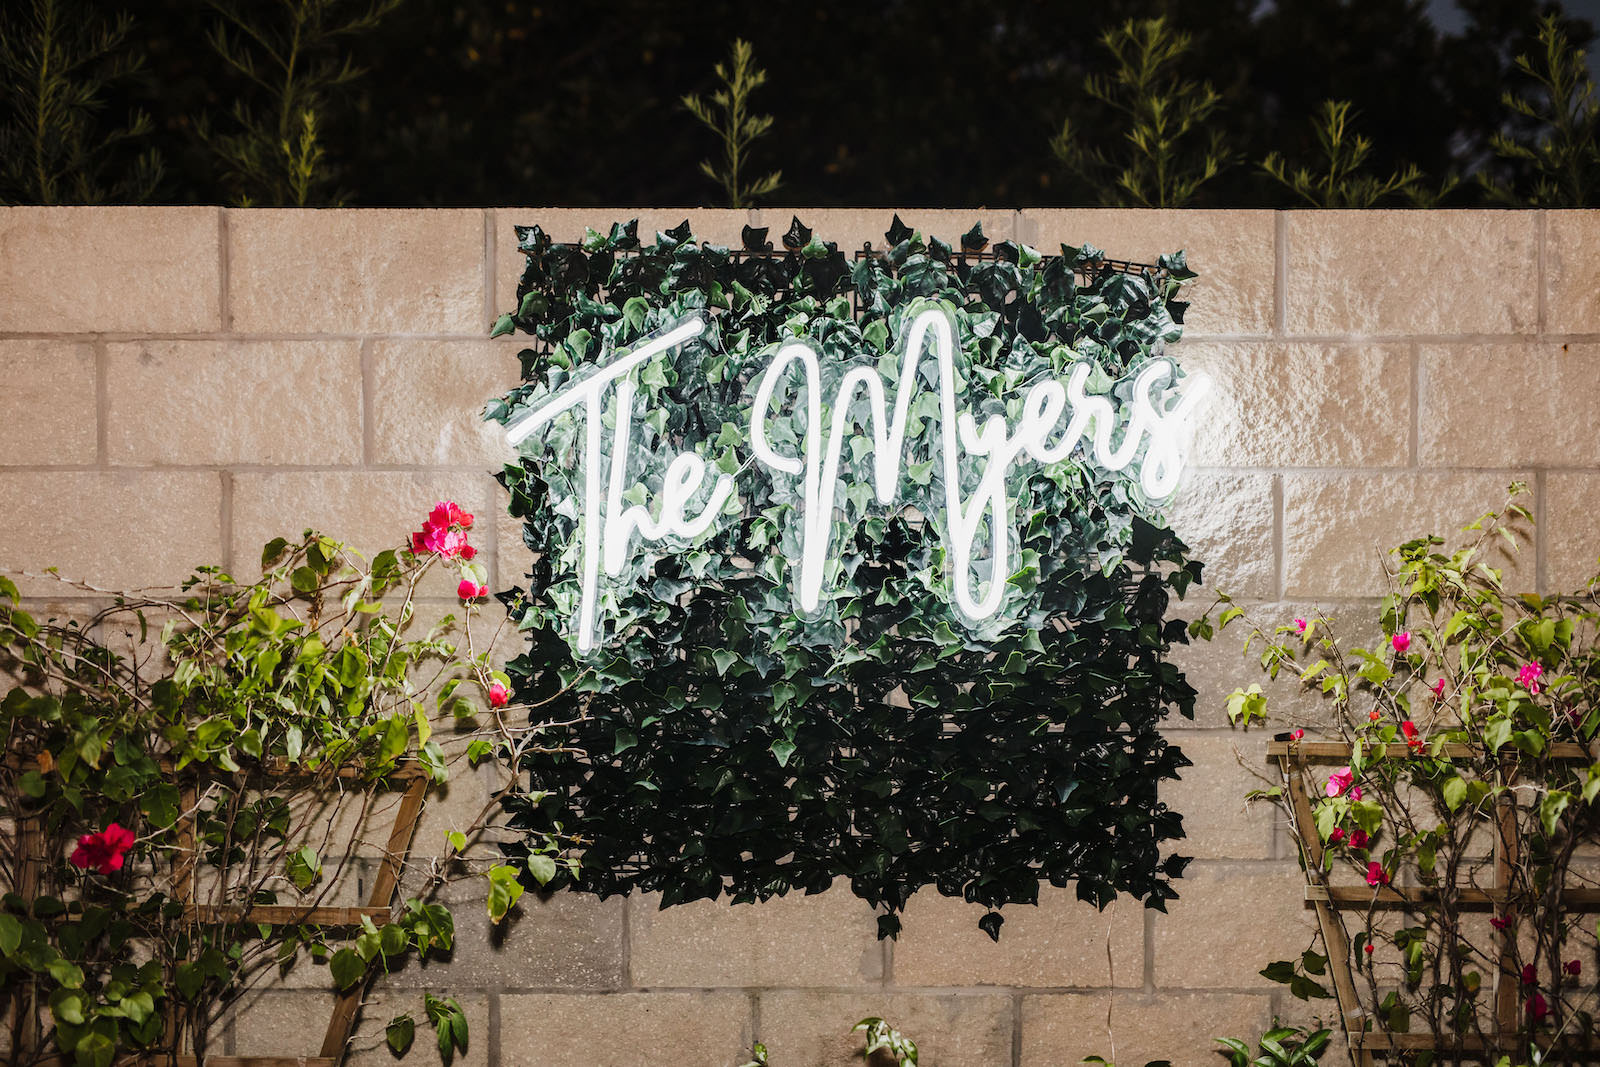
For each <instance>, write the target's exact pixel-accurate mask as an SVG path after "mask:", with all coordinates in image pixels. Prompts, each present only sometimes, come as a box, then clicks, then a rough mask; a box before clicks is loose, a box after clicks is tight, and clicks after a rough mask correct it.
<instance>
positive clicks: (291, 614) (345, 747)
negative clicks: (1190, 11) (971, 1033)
mask: <svg viewBox="0 0 1600 1067" xmlns="http://www.w3.org/2000/svg"><path fill="white" fill-rule="evenodd" d="M442 558H443V557H440V556H436V555H434V554H431V553H425V554H421V555H418V554H413V553H412V552H411V551H409V550H404V551H384V552H381V553H379V554H378V555H377V556H376V557H375V558H373V560H372V561H371V562H370V564H369V563H368V562H367V561H366V560H364V559H362V558H361V557H359V556H357V555H356V554H354V553H353V552H351V551H350V550H348V549H347V548H345V547H344V546H343V545H341V544H340V543H338V542H336V541H333V540H331V539H329V538H326V537H323V536H320V535H318V534H316V533H313V532H310V531H307V532H306V533H305V534H304V536H303V537H301V538H300V539H298V540H295V541H288V540H285V539H282V538H280V539H277V540H275V541H273V542H272V543H271V544H269V545H267V546H266V548H265V550H264V551H263V554H262V560H261V566H262V569H263V573H262V576H261V577H260V578H259V579H257V580H254V581H248V582H247V581H240V580H237V579H235V578H233V577H232V576H230V575H228V574H226V573H223V572H222V571H220V570H219V569H217V568H215V567H201V568H199V569H198V570H197V571H196V572H195V574H194V575H193V576H192V577H191V578H190V579H188V580H187V581H186V582H185V583H184V584H183V586H182V589H181V591H179V592H178V593H176V594H175V595H172V596H166V597H163V596H159V595H152V594H150V593H148V592H146V593H141V594H139V595H132V594H122V595H117V596H116V598H115V601H114V603H113V604H112V606H110V607H107V608H105V609H103V610H101V611H99V612H98V613H96V614H94V615H92V617H90V618H88V619H85V620H81V621H68V622H62V623H58V622H56V621H54V620H49V621H42V622H41V621H40V620H38V619H35V618H34V617H33V616H32V615H31V614H30V613H29V612H27V611H25V610H24V609H23V607H22V606H21V601H20V598H19V596H18V589H17V587H16V585H15V584H14V583H13V582H12V581H11V580H10V579H7V578H4V577H0V671H3V672H4V675H5V676H6V677H7V678H8V679H9V680H10V685H11V687H10V688H9V690H8V691H7V692H6V693H5V696H4V698H3V699H0V733H3V735H4V737H5V746H6V747H5V754H4V758H3V760H0V820H3V825H4V827H5V830H4V834H5V837H6V841H5V846H6V851H7V854H9V855H12V856H18V855H29V856H33V857H37V858H38V863H37V866H36V868H35V870H36V874H35V875H32V876H29V878H26V879H22V880H13V881H12V883H11V885H12V891H11V892H8V893H7V894H6V895H5V897H4V899H3V901H0V985H4V986H5V987H6V988H8V989H10V990H14V991H16V992H17V993H18V994H19V995H20V996H22V997H23V998H24V999H25V1000H27V999H29V998H31V1000H32V1002H33V1003H36V1004H39V1005H47V1006H48V1008H49V1011H50V1017H49V1018H50V1023H51V1025H49V1026H47V1027H46V1028H45V1031H44V1034H43V1045H42V1047H43V1048H44V1049H45V1050H49V1048H50V1046H51V1045H54V1046H55V1048H56V1049H58V1050H59V1051H60V1052H62V1053H64V1054H67V1055H69V1056H72V1057H75V1058H76V1060H77V1062H78V1063H80V1064H82V1063H95V1064H100V1063H108V1062H109V1061H110V1060H111V1058H112V1057H113V1056H114V1055H117V1054H121V1053H134V1052H141V1053H147V1054H152V1055H155V1056H156V1057H157V1058H165V1056H166V1054H167V1053H169V1052H181V1051H184V1050H185V1049H186V1047H193V1048H197V1049H203V1048H204V1047H205V1045H206V1042H207V1040H208V1035H209V1034H210V1031H211V1029H212V1028H213V1026H214V1025H215V1024H216V1023H217V1022H218V1021H219V1019H220V1012H221V1010H222V1009H223V1007H225V1006H226V1005H227V1004H228V1003H229V1002H230V1001H231V1000H232V999H233V998H235V997H237V996H239V995H240V994H241V993H242V992H243V991H244V990H246V989H248V988H249V987H250V986H251V985H252V984H253V983H256V982H260V981H262V980H264V979H265V978H266V977H268V976H270V975H271V974H274V973H277V972H279V971H281V970H282V969H284V968H287V967H290V966H293V965H294V964H295V962H296V961H297V960H299V959H302V958H305V957H310V958H312V959H316V960H322V961H325V962H326V963H327V965H328V978H329V980H330V982H331V984H332V985H333V986H334V987H336V988H338V989H342V990H343V989H353V988H357V987H359V986H360V985H361V984H362V983H363V982H365V981H368V980H370V979H371V978H372V977H373V976H374V975H375V974H377V973H379V972H382V971H384V970H387V969H389V968H390V967H392V966H394V965H395V964H396V963H398V962H399V961H401V960H402V959H404V958H405V957H407V956H409V955H412V954H416V955H419V956H424V957H425V956H427V955H429V954H432V953H441V952H448V951H449V950H450V949H451V947H452V945H453V943H454V920H453V918H452V916H451V913H450V911H449V909H448V908H446V907H445V906H444V905H441V904H438V903H434V902H432V901H431V900H429V899H428V895H429V894H430V893H431V890H432V889H433V888H434V887H435V886H434V884H433V883H429V884H428V885H426V886H423V887H421V890H420V891H419V895H418V896H416V897H412V898H410V899H408V900H406V901H405V902H404V903H403V905H401V906H400V907H399V909H398V910H397V913H396V914H395V915H394V916H393V921H391V922H388V923H386V924H385V925H383V926H381V927H380V926H379V925H377V924H376V923H374V922H373V920H372V919H371V918H370V917H363V919H362V922H361V925H360V927H358V928H356V929H355V930H353V931H351V932H349V933H348V934H346V933H342V932H340V931H339V930H336V929H332V928H324V927H321V926H316V925H309V924H304V925H296V924H281V925H269V924H263V923H260V922H252V921H247V919H248V916H249V912H250V909H251V908H253V907H257V906H271V905H287V906H292V907H296V908H306V909H310V908H315V907H319V906H324V905H327V904H329V903H331V899H330V898H331V894H332V893H333V892H334V890H335V888H336V886H337V884H338V882H339V879H340V877H341V875H343V876H347V877H348V872H349V869H350V865H351V864H352V863H353V862H355V855H354V852H355V849H356V848H357V847H358V846H359V844H360V840H361V836H360V835H359V834H346V835H344V836H343V837H341V836H339V835H337V834H335V833H333V832H331V831H330V827H333V826H335V825H338V824H339V823H340V821H341V820H344V821H345V822H346V824H358V823H360V821H361V820H362V819H363V818H364V813H365V812H366V810H367V809H366V805H367V804H368V803H369V802H370V801H371V800H372V799H373V798H374V797H375V796H379V795H382V794H384V793H385V792H387V791H389V790H391V789H394V788H399V787H400V786H401V785H403V784H404V782H405V781H407V780H409V776H412V775H414V774H415V773H416V772H417V771H419V770H420V771H422V772H424V773H425V774H426V775H427V776H428V778H429V779H431V780H432V781H434V782H442V781H444V780H445V778H446V777H447V775H448V766H447V763H448V757H447V755H446V753H445V752H444V751H443V750H442V748H441V746H440V743H439V741H438V739H436V738H435V737H434V736H433V732H434V731H433V727H432V724H431V721H430V720H431V717H432V715H433V714H434V712H432V711H431V710H430V706H436V707H437V708H438V709H439V711H442V712H443V713H444V714H445V715H446V716H448V715H450V713H451V712H455V713H456V715H457V716H459V717H460V718H461V719H463V720H465V721H466V725H467V726H469V727H470V725H471V724H470V720H471V716H472V713H473V712H474V710H476V709H474V708H473V707H472V706H471V704H470V703H469V702H468V701H467V700H466V699H465V698H464V697H462V696H460V695H459V693H456V694H455V695H452V693H453V692H454V691H458V690H460V688H461V686H462V685H464V684H466V685H472V686H483V687H486V686H488V685H489V684H490V683H491V682H492V681H494V680H495V679H497V678H498V679H500V680H502V681H503V680H504V675H498V674H496V672H494V671H492V670H491V668H490V665H489V659H488V654H487V653H486V652H481V651H478V650H476V649H474V648H473V647H472V638H471V634H470V630H468V631H466V632H465V636H464V637H463V643H462V644H458V643H457V641H456V640H455V638H454V636H453V635H452V633H451V631H452V629H453V627H454V621H455V620H454V619H453V618H452V617H450V616H446V617H445V618H444V619H442V620H441V621H440V622H438V623H437V624H435V625H432V626H429V627H422V626H420V625H419V624H418V623H417V622H416V620H415V619H414V615H415V606H414V604H415V601H414V598H415V595H416V591H417V587H418V583H419V582H420V581H421V580H422V579H423V577H424V576H425V575H426V574H427V573H428V572H429V571H430V570H432V569H435V568H437V567H439V566H441V565H443V564H441V560H442ZM453 566H455V567H457V568H459V569H460V570H461V571H462V573H463V574H471V575H472V576H474V578H475V579H476V580H480V581H481V580H482V577H481V568H477V567H476V565H474V564H470V563H465V562H463V561H456V562H455V563H454V564H453ZM100 592H101V593H102V594H103V591H100ZM466 610H467V613H468V614H469V615H470V614H471V613H472V612H474V611H477V610H479V609H478V608H477V607H476V606H475V605H474V604H470V603H469V604H468V605H467V608H466ZM419 630H420V631H421V632H420V633H419V632H418V631H419ZM495 736H497V738H498V743H500V744H505V745H506V746H507V747H508V748H509V750H511V751H515V746H514V744H513V741H514V738H513V737H512V736H511V735H509V734H498V735H495ZM477 832H478V828H474V829H473V830H472V831H471V832H470V833H471V835H472V836H475V835H476V834H477ZM468 841H469V835H468V834H462V835H460V845H461V847H465V846H466V845H467V844H468ZM457 851H459V848H458V849H457ZM184 871H189V872H191V876H189V877H185V876H184V874H183V873H182V872H184ZM14 873H15V872H13V874H14ZM498 877H499V878H500V880H502V881H503V879H504V876H503V875H500V876H498ZM494 878H495V876H493V875H492V876H491V881H493V880H494ZM30 885H31V888H30ZM191 904H192V905H194V906H197V907H200V908H204V909H206V910H207V914H208V915H209V916H214V917H218V918H222V919H231V920H232V921H223V922H216V923H213V922H211V921H209V918H202V919H201V920H200V921H196V916H195V915H193V914H191V913H190V912H189V910H188V905H191ZM446 1008H449V1009H450V1010H448V1011H447V1010H445V1009H441V1012H442V1014H441V1016H440V1018H441V1019H442V1020H443V1021H442V1022H438V1021H436V1023H435V1025H437V1026H440V1029H441V1034H442V1035H448V1040H449V1046H448V1047H449V1049H457V1048H465V1043H466V1023H465V1020H464V1019H462V1018H458V1016H459V1010H458V1009H455V1008H454V1007H453V1005H451V1004H450V1003H448V1002H446ZM169 1014H170V1015H171V1017H172V1018H173V1019H174V1020H175V1021H176V1022H177V1023H178V1026H177V1027H176V1028H175V1029H169V1028H168V1027H167V1026H166V1019H167V1016H168V1015H169ZM431 1018H432V1014H430V1019H431ZM389 1039H390V1041H391V1043H393V1044H396V1045H405V1044H409V1040H410V1038H409V1030H408V1029H407V1028H406V1027H404V1026H401V1025H394V1026H391V1029H390V1034H389ZM440 1048H441V1050H442V1051H445V1050H446V1040H445V1037H444V1036H441V1040H440ZM448 1058H449V1053H448V1052H446V1059H447V1060H448Z"/></svg>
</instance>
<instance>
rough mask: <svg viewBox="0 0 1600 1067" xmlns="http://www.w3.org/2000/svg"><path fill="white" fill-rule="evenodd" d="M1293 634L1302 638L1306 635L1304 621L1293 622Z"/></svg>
mask: <svg viewBox="0 0 1600 1067" xmlns="http://www.w3.org/2000/svg"><path fill="white" fill-rule="evenodd" d="M1294 632H1295V633H1297V634H1299V635H1300V636H1301V637H1304V636H1305V635H1306V620H1304V619H1296V620H1294Z"/></svg>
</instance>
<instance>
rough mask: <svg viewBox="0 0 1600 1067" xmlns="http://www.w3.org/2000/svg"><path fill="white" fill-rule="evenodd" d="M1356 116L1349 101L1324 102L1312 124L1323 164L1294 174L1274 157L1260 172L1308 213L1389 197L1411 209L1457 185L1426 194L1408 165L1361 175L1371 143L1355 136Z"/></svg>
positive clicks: (1370, 203) (1412, 166) (1369, 204)
mask: <svg viewBox="0 0 1600 1067" xmlns="http://www.w3.org/2000/svg"><path fill="white" fill-rule="evenodd" d="M1358 114H1359V112H1355V111H1353V110H1352V109H1351V104H1350V101H1348V100H1324V101H1323V102H1322V112H1321V114H1320V115H1318V117H1317V119H1316V120H1315V122H1314V123H1313V129H1314V131H1315V133H1316V135H1317V146H1318V147H1319V148H1320V149H1321V150H1322V159H1321V160H1319V161H1317V162H1316V163H1315V164H1314V167H1315V169H1313V168H1312V167H1304V166H1302V167H1298V168H1296V169H1295V170H1294V171H1293V173H1291V172H1290V171H1289V164H1288V162H1287V161H1286V160H1285V159H1284V158H1283V156H1281V155H1279V154H1278V153H1277V152H1273V153H1271V154H1269V155H1268V156H1267V158H1266V159H1264V160H1262V162H1261V169H1262V170H1264V171H1265V172H1266V173H1267V174H1269V175H1271V176H1272V177H1273V178H1274V179H1275V180H1277V181H1278V182H1280V183H1282V184H1283V185H1285V186H1287V187H1288V188H1290V189H1291V190H1293V191H1294V193H1295V195H1296V196H1298V197H1299V198H1300V199H1302V200H1304V201H1305V202H1306V203H1308V204H1310V205H1312V206H1313V207H1330V208H1365V207H1372V206H1374V205H1375V204H1377V203H1379V202H1380V201H1382V200H1384V199H1385V198H1388V197H1405V198H1407V199H1409V200H1410V201H1411V202H1412V203H1418V204H1425V203H1427V202H1430V201H1436V200H1438V199H1439V198H1440V197H1441V196H1443V195H1444V194H1445V193H1447V192H1449V191H1450V190H1451V189H1452V188H1454V187H1455V185H1456V179H1454V178H1450V179H1446V181H1445V183H1444V185H1443V187H1442V188H1441V189H1440V190H1438V191H1435V190H1431V189H1428V188H1426V187H1425V186H1424V185H1423V174H1422V171H1421V169H1420V168H1418V167H1417V166H1416V165H1415V164H1409V163H1408V164H1407V165H1406V166H1405V167H1402V168H1401V169H1399V170H1396V171H1394V172H1393V173H1391V174H1390V175H1389V176H1388V177H1387V178H1379V177H1378V176H1377V175H1375V174H1370V173H1368V172H1366V171H1365V170H1363V169H1362V168H1363V167H1364V166H1365V164H1366V162H1367V158H1368V157H1369V156H1371V155H1372V141H1371V140H1370V139H1368V138H1367V137H1364V136H1362V135H1361V134H1359V133H1357V132H1356V131H1355V119H1356V117H1357V116H1358Z"/></svg>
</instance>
